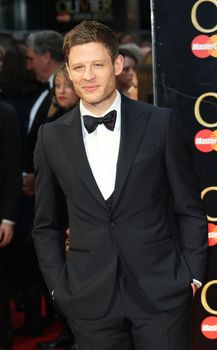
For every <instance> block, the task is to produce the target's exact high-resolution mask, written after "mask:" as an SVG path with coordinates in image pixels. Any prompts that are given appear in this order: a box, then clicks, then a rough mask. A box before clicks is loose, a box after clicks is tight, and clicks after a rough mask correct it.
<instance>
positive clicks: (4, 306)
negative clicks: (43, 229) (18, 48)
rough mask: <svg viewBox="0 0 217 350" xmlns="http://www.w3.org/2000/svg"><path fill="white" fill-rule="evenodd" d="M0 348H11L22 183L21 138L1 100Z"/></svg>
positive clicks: (12, 115) (9, 107)
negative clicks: (12, 250)
mask: <svg viewBox="0 0 217 350" xmlns="http://www.w3.org/2000/svg"><path fill="white" fill-rule="evenodd" d="M0 149H1V151H0V220H1V221H0V349H1V350H10V349H11V348H12V326H11V318H10V304H9V299H10V293H9V278H10V275H8V273H7V267H8V265H9V251H8V247H9V246H10V243H11V241H12V239H13V235H14V225H15V222H16V220H17V214H18V213H17V212H18V207H19V192H20V186H21V175H20V174H21V161H20V139H19V127H18V120H17V116H16V113H15V111H14V109H13V108H12V107H11V106H10V105H8V104H6V103H4V102H1V101H0Z"/></svg>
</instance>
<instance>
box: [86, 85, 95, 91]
mask: <svg viewBox="0 0 217 350" xmlns="http://www.w3.org/2000/svg"><path fill="white" fill-rule="evenodd" d="M97 88H98V86H97V85H90V86H89V85H88V86H83V89H84V91H86V92H94V91H96V90H97Z"/></svg>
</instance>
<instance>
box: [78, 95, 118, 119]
mask: <svg viewBox="0 0 217 350" xmlns="http://www.w3.org/2000/svg"><path fill="white" fill-rule="evenodd" d="M116 96H117V92H116V90H115V91H113V93H112V94H111V95H110V96H109V97H107V98H106V100H104V101H101V102H97V103H88V102H87V101H84V100H82V103H83V105H84V107H85V108H86V109H87V110H88V111H90V112H91V113H93V114H94V115H95V116H96V117H99V116H101V115H103V114H104V113H105V111H106V110H107V109H108V108H109V107H110V106H111V105H112V104H113V102H114V101H115V99H116Z"/></svg>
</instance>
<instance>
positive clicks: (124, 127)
mask: <svg viewBox="0 0 217 350" xmlns="http://www.w3.org/2000/svg"><path fill="white" fill-rule="evenodd" d="M122 98H123V97H122ZM150 114H151V112H150V111H149V110H147V111H145V109H144V108H143V109H142V110H141V109H138V108H135V107H134V106H133V104H132V103H131V102H129V101H128V100H127V103H124V102H123V103H122V107H121V142H120V150H119V156H118V162H117V172H116V183H115V191H114V199H113V208H114V206H115V204H116V203H117V201H118V198H119V196H120V194H121V191H122V190H123V187H124V184H125V181H126V179H127V175H128V173H129V170H130V168H131V166H132V164H133V162H134V158H135V155H136V152H137V150H138V147H139V145H140V142H141V140H142V136H143V135H144V132H145V129H146V126H147V123H148V120H149V117H150Z"/></svg>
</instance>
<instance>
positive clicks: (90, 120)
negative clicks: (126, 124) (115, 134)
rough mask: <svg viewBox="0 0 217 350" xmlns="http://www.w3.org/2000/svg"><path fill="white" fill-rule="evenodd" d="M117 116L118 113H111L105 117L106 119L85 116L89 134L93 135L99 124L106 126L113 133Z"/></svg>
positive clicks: (85, 124)
mask: <svg viewBox="0 0 217 350" xmlns="http://www.w3.org/2000/svg"><path fill="white" fill-rule="evenodd" d="M116 116H117V112H116V111H111V112H109V113H107V114H106V115H104V117H99V118H95V117H92V116H90V115H84V116H83V118H84V126H85V128H86V129H87V131H88V133H89V134H91V133H92V132H93V131H94V130H95V129H96V128H97V126H98V125H99V124H104V125H105V127H106V128H107V129H109V130H111V131H113V130H114V127H115V121H116Z"/></svg>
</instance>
